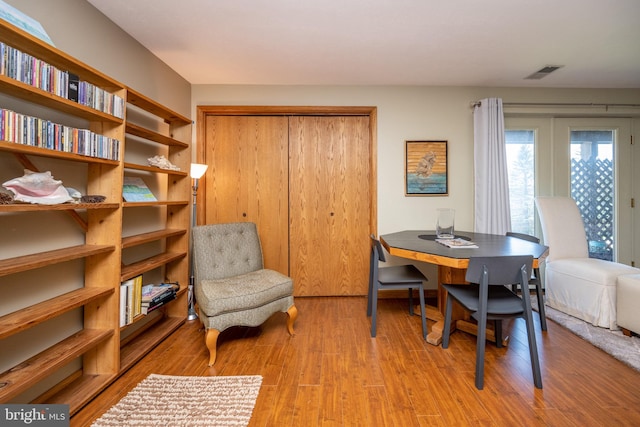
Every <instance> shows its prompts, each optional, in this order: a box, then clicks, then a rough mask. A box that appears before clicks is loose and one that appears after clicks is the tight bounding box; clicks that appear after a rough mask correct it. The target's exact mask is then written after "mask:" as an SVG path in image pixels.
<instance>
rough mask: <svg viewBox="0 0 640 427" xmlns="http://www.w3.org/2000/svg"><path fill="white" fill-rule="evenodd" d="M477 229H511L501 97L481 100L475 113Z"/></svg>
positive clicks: (502, 232)
mask: <svg viewBox="0 0 640 427" xmlns="http://www.w3.org/2000/svg"><path fill="white" fill-rule="evenodd" d="M473 138H474V170H475V228H474V229H475V232H476V233H488V234H504V233H506V232H507V231H511V210H510V208H509V181H508V174H507V156H506V148H505V140H504V113H503V111H502V99H500V98H486V99H482V100H480V101H479V102H478V103H477V104H476V106H475V107H474V112H473Z"/></svg>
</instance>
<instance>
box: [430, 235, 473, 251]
mask: <svg viewBox="0 0 640 427" xmlns="http://www.w3.org/2000/svg"><path fill="white" fill-rule="evenodd" d="M436 242H438V243H440V244H441V245H444V246H446V247H448V248H452V249H456V248H460V249H473V248H477V247H478V245H476V244H475V243H474V242H472V241H470V240H465V239H462V238H460V237H455V238H453V239H436Z"/></svg>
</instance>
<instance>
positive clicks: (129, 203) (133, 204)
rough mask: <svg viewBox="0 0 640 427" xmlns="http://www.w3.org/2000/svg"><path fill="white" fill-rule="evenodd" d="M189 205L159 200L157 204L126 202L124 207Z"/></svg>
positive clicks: (179, 201)
mask: <svg viewBox="0 0 640 427" xmlns="http://www.w3.org/2000/svg"><path fill="white" fill-rule="evenodd" d="M188 204H189V202H188V201H187V200H175V201H172V200H158V201H156V202H124V203H123V204H122V206H123V207H125V208H142V207H149V206H186V205H188Z"/></svg>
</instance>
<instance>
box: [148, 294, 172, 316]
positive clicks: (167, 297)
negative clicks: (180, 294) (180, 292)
mask: <svg viewBox="0 0 640 427" xmlns="http://www.w3.org/2000/svg"><path fill="white" fill-rule="evenodd" d="M176 297H177V294H176V293H175V291H171V292H169V293H167V294H165V295H164V296H163V297H162V299H160V300H158V301H155V302H154V303H152V304H150V305H148V306H145V305H143V306H142V314H149V313H151V312H152V311H153V310H155V309H158V308H160V307H162V306H163V305H165V304H166V303H168V302H171V301H173V300H174V299H176Z"/></svg>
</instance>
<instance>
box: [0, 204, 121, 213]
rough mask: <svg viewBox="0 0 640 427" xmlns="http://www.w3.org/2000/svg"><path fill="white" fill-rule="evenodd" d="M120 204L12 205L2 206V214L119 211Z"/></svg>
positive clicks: (0, 210) (0, 207) (0, 206)
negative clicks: (92, 210)
mask: <svg viewBox="0 0 640 427" xmlns="http://www.w3.org/2000/svg"><path fill="white" fill-rule="evenodd" d="M118 207H120V204H118V203H62V204H59V205H37V204H33V203H12V204H10V205H0V212H37V211H41V212H48V211H76V210H83V209H118Z"/></svg>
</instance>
